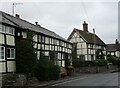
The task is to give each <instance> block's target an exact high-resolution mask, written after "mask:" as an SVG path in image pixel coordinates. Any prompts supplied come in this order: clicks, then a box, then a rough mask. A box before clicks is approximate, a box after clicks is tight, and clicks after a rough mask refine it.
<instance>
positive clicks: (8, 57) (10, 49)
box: [7, 48, 15, 59]
mask: <svg viewBox="0 0 120 88" xmlns="http://www.w3.org/2000/svg"><path fill="white" fill-rule="evenodd" d="M7 49H10V57H8V56H7V59H15V49H14V48H7ZM12 49H14V57H12V55H11V54H12V53H11V50H12Z"/></svg>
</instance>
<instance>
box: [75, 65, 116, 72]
mask: <svg viewBox="0 0 120 88" xmlns="http://www.w3.org/2000/svg"><path fill="white" fill-rule="evenodd" d="M117 69H118V68H117V66H113V65H110V66H109V67H107V66H89V67H80V68H75V72H78V73H100V72H109V71H115V70H117Z"/></svg>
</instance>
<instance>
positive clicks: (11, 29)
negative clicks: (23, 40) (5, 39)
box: [9, 27, 14, 35]
mask: <svg viewBox="0 0 120 88" xmlns="http://www.w3.org/2000/svg"><path fill="white" fill-rule="evenodd" d="M9 33H10V34H13V35H14V28H12V27H11V28H10V29H9Z"/></svg>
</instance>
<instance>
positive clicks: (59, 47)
mask: <svg viewBox="0 0 120 88" xmlns="http://www.w3.org/2000/svg"><path fill="white" fill-rule="evenodd" d="M27 31H31V32H34V33H35V35H34V37H33V41H34V43H35V46H34V48H35V49H36V50H37V52H36V53H37V57H38V58H37V59H38V60H39V59H40V58H41V53H40V52H42V54H44V55H45V56H49V57H50V56H53V57H54V58H55V59H56V64H58V65H59V66H63V67H65V65H66V62H65V60H66V59H69V60H70V59H71V53H72V43H70V42H68V41H67V40H66V39H64V38H62V37H61V36H59V35H58V34H56V33H55V32H53V31H50V30H48V29H46V28H43V27H41V26H40V25H39V24H38V23H37V22H36V23H35V24H32V23H29V22H28V21H25V20H22V19H21V18H20V16H19V15H16V17H14V16H12V15H9V14H7V13H4V12H2V11H0V73H1V72H2V73H4V72H5V73H6V72H15V71H16V61H15V59H16V43H15V42H16V37H21V38H23V39H27Z"/></svg>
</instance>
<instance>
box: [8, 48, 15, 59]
mask: <svg viewBox="0 0 120 88" xmlns="http://www.w3.org/2000/svg"><path fill="white" fill-rule="evenodd" d="M7 58H8V59H15V49H13V48H7Z"/></svg>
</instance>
